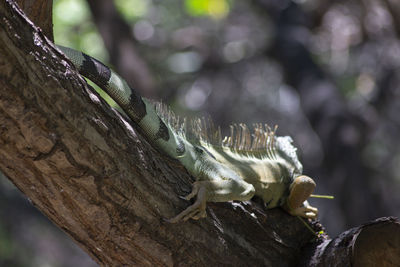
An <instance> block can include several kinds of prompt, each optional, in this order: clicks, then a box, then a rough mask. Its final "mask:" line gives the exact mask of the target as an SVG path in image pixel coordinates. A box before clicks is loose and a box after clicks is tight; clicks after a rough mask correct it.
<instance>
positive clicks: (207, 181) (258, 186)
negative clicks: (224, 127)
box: [58, 46, 317, 222]
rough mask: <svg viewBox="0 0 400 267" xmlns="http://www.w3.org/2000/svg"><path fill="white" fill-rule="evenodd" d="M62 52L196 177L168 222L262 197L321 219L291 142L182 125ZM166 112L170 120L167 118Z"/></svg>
mask: <svg viewBox="0 0 400 267" xmlns="http://www.w3.org/2000/svg"><path fill="white" fill-rule="evenodd" d="M58 47H59V49H61V50H62V51H63V52H64V53H65V54H66V55H67V56H68V58H69V59H70V60H71V61H72V63H73V64H74V65H75V66H76V67H77V69H78V70H79V72H80V73H81V74H82V75H83V76H85V77H86V78H88V79H90V80H92V81H93V82H94V83H96V84H97V85H98V86H99V87H100V88H102V89H103V90H104V91H105V92H107V93H108V94H109V95H110V96H111V98H113V99H114V100H115V102H117V103H118V105H119V106H120V107H121V108H122V109H123V110H124V112H125V113H126V114H127V115H128V116H129V117H130V118H131V119H132V120H133V121H135V122H136V123H137V124H138V125H139V126H140V127H141V129H142V130H143V132H144V134H145V135H146V137H147V138H148V140H149V141H150V142H151V143H152V144H154V145H155V146H156V147H157V148H158V149H160V150H161V151H163V152H164V153H166V154H168V155H169V156H170V157H172V158H175V159H177V160H179V161H180V162H181V163H182V165H183V166H185V168H186V169H187V170H188V171H189V173H190V174H191V175H193V176H194V177H195V178H196V182H194V184H193V189H192V192H191V193H190V194H189V195H188V196H186V199H187V200H189V199H191V198H194V197H196V201H195V202H194V204H193V205H191V206H189V207H188V208H187V209H186V210H184V211H182V212H181V213H180V214H178V215H177V216H176V217H174V218H172V219H170V220H169V221H170V222H178V221H181V220H183V221H186V220H187V219H189V218H193V219H199V218H203V217H206V203H207V202H225V201H231V200H240V201H246V200H250V199H251V198H252V197H253V196H254V195H256V196H259V197H260V198H262V199H263V201H264V202H265V206H266V207H267V208H274V207H279V206H280V207H283V208H284V209H285V210H287V211H288V212H289V213H290V214H292V215H298V216H302V217H305V218H315V217H316V216H317V209H316V208H313V207H311V206H310V205H308V203H307V201H306V200H307V198H308V197H309V196H310V194H311V193H312V191H313V190H314V188H315V183H314V181H313V180H312V179H311V178H309V177H307V176H304V175H302V165H301V163H300V162H299V160H298V158H297V155H296V148H294V147H293V145H292V140H291V138H290V137H277V136H275V130H271V129H270V128H269V127H268V126H263V125H261V124H256V125H255V127H254V132H253V133H250V130H249V129H248V128H247V126H245V125H244V124H240V125H233V126H231V135H230V137H228V138H225V139H224V140H222V139H221V133H220V130H219V129H218V130H215V129H214V127H213V126H212V124H211V123H207V122H206V121H205V120H194V121H192V122H191V123H190V125H188V123H186V121H184V122H183V123H180V121H179V119H176V118H175V116H173V115H171V112H165V111H163V109H164V108H163V107H161V108H159V109H156V108H155V106H154V105H153V104H152V103H151V102H150V101H148V100H146V99H144V98H142V97H141V96H140V95H138V94H137V92H135V91H134V90H133V89H132V88H131V87H129V86H128V84H127V83H126V82H125V80H123V79H122V78H121V77H120V76H119V75H117V74H116V73H114V72H113V71H112V70H111V69H110V68H108V67H107V66H105V65H104V64H102V63H101V62H99V61H97V60H96V59H94V58H92V57H90V56H88V55H85V54H83V53H82V52H79V51H76V50H73V49H70V48H66V47H62V46H58ZM167 113H168V115H169V116H165V115H163V114H167ZM186 128H190V129H189V130H187V129H186ZM189 136H190V137H191V138H188V137H189Z"/></svg>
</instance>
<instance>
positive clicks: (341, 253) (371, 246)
mask: <svg viewBox="0 0 400 267" xmlns="http://www.w3.org/2000/svg"><path fill="white" fill-rule="evenodd" d="M302 260H303V262H301V263H299V266H304V267H306V266H307V267H317V266H320V267H324V266H355V267H358V266H385V267H389V266H398V265H399V263H400V222H399V220H398V219H396V218H392V217H388V218H380V219H377V220H375V221H372V222H369V223H367V224H363V225H361V226H357V227H354V228H352V229H350V230H347V231H345V232H343V233H342V234H340V235H339V236H337V237H336V238H334V239H331V240H325V241H323V242H320V243H313V244H310V245H309V246H308V247H307V248H305V249H304V257H303V259H302Z"/></svg>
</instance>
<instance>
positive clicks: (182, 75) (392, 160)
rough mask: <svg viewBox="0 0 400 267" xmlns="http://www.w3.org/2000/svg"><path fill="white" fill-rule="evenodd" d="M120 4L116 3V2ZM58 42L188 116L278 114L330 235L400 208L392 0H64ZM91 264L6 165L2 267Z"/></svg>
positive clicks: (399, 45) (271, 117)
mask: <svg viewBox="0 0 400 267" xmlns="http://www.w3.org/2000/svg"><path fill="white" fill-rule="evenodd" d="M114 4H115V5H114ZM54 31H55V40H56V42H57V43H59V44H62V45H66V46H70V47H74V48H76V49H79V50H83V51H85V52H86V53H87V54H90V55H92V56H94V57H97V58H99V59H100V60H102V61H104V62H107V63H108V64H109V65H110V66H112V67H113V68H114V69H115V70H116V71H117V72H118V73H120V74H121V75H123V76H124V77H125V78H126V79H127V80H128V81H129V82H130V83H131V84H132V85H133V86H134V87H135V88H136V89H137V90H138V91H140V92H141V94H142V95H144V96H146V97H149V98H153V99H157V100H161V99H162V100H163V102H165V103H168V105H170V106H171V108H172V109H173V110H174V111H175V112H176V113H177V114H179V115H184V116H188V117H193V116H208V115H210V116H211V117H212V118H213V120H214V121H215V122H216V124H219V125H221V126H222V128H225V129H228V126H229V124H230V123H233V122H245V123H247V124H248V125H249V126H251V125H252V124H253V123H258V122H262V123H268V124H269V125H271V126H274V125H276V124H277V125H279V129H278V135H290V136H292V137H293V139H294V141H295V144H296V146H297V147H298V148H299V150H298V152H299V155H300V157H301V161H302V163H303V165H304V173H305V174H307V175H309V176H311V177H313V178H314V180H315V181H316V182H317V189H316V192H315V193H317V194H328V195H334V196H335V199H334V200H319V199H311V201H310V202H311V204H312V205H313V206H316V207H318V208H319V211H320V214H319V219H320V220H321V222H322V224H323V225H324V226H325V227H326V229H327V232H328V234H330V235H331V236H332V237H334V236H336V235H337V234H339V233H340V232H342V231H344V230H346V229H348V228H351V227H354V226H356V225H359V224H362V223H364V222H367V221H369V220H372V219H375V218H378V217H381V216H399V215H400V201H399V199H400V194H399V193H398V192H399V189H400V173H399V171H398V167H399V166H400V147H399V145H398V138H399V123H400V115H399V112H400V102H399V99H400V88H399V84H400V69H399V66H400V42H399V39H398V35H399V33H400V2H398V1H397V0H346V1H328V0H297V1H286V0H253V1H238V0H237V1H233V0H186V1H172V0H169V1H157V0H153V1H147V0H125V1H123V0H119V1H114V2H113V1H109V0H98V1H88V2H85V1H83V0H74V1H70V0H60V1H55V2H54ZM11 265H12V266H96V264H95V263H94V262H93V261H91V260H90V258H89V257H88V256H86V254H85V253H84V252H82V251H81V250H80V249H79V248H78V247H77V246H76V245H75V244H73V242H72V241H70V240H69V239H68V237H67V236H66V235H65V234H64V233H62V232H61V231H60V230H58V229H57V228H56V227H55V226H53V225H52V224H51V222H49V221H48V220H47V219H46V218H44V217H43V216H42V215H41V214H40V212H38V211H37V210H36V209H35V208H34V207H33V206H32V205H31V204H30V202H29V200H27V199H26V198H24V197H23V196H21V194H20V193H19V192H18V190H17V189H15V188H14V187H13V186H12V185H11V184H10V183H9V182H8V181H7V180H6V179H5V178H4V177H1V178H0V266H11Z"/></svg>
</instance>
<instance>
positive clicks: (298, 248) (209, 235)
mask: <svg viewBox="0 0 400 267" xmlns="http://www.w3.org/2000/svg"><path fill="white" fill-rule="evenodd" d="M0 20H1V24H0V25H1V27H0V87H1V88H2V89H1V90H0V169H1V171H2V172H3V173H4V174H6V175H7V177H8V178H9V179H10V180H11V181H12V182H13V183H14V184H15V185H16V186H17V187H18V188H19V189H20V190H21V191H22V192H23V193H24V194H26V196H28V197H29V198H30V199H31V201H32V203H33V204H34V205H35V206H37V208H38V209H40V210H41V211H42V212H43V213H44V214H45V215H46V216H47V217H49V218H50V219H51V220H52V221H53V222H54V223H55V224H56V225H58V226H59V227H60V228H62V229H63V230H64V231H65V232H67V233H68V234H69V235H70V236H71V237H72V238H73V239H74V240H75V241H76V242H77V243H78V244H80V246H81V247H82V248H83V249H84V250H86V251H87V252H88V253H89V254H90V255H91V256H92V257H93V258H94V259H95V260H96V261H97V262H98V263H99V264H100V265H105V266H123V265H126V266H133V265H140V266H146V265H147V266H172V265H176V266H216V265H224V266H296V265H298V263H299V262H304V263H305V265H307V264H308V263H309V262H310V261H311V260H315V259H317V260H319V261H321V262H322V261H324V260H325V262H327V261H326V259H332V258H329V257H331V256H332V254H338V249H340V248H338V249H336V247H335V246H333V247H332V249H330V250H323V251H328V252H329V253H328V252H327V253H319V252H321V246H318V244H319V243H310V241H312V239H313V238H314V236H313V234H312V233H311V231H309V229H307V228H306V227H305V225H304V224H303V223H302V222H301V221H300V220H299V219H298V218H296V217H292V216H290V215H288V214H286V213H285V212H284V211H282V210H281V209H274V210H268V211H264V210H263V209H262V208H261V206H260V205H258V204H257V203H256V202H244V203H243V202H233V203H219V204H212V203H210V204H209V206H208V209H207V211H208V214H209V217H208V218H207V219H203V220H201V221H189V222H185V223H179V224H168V223H165V222H164V220H163V218H168V217H171V216H173V215H174V214H176V213H177V212H179V211H181V210H182V209H183V208H185V207H186V206H187V205H188V204H189V203H187V202H185V201H183V200H181V199H179V198H178V196H179V195H184V194H186V193H188V192H189V190H190V182H191V181H192V179H191V177H190V176H189V175H188V174H187V173H186V171H185V170H184V169H183V168H182V166H180V165H179V163H178V162H175V161H173V160H170V159H168V158H167V157H165V156H163V155H162V154H161V153H159V152H158V151H156V150H154V149H153V148H152V146H151V145H150V144H149V143H147V142H146V141H145V140H144V139H143V137H142V135H141V134H140V132H138V131H137V130H136V126H135V124H134V123H132V122H131V121H129V119H126V118H125V117H123V116H121V115H120V114H119V113H118V112H116V111H114V110H112V109H110V107H109V106H108V105H107V104H106V103H105V102H104V101H102V100H101V99H100V97H99V96H98V95H97V94H96V93H94V91H93V90H92V89H91V88H88V86H87V84H86V83H85V81H84V80H83V79H82V78H81V77H80V76H79V75H78V74H77V72H76V70H75V69H74V68H73V67H71V65H70V64H69V61H68V59H67V58H65V57H64V56H63V55H62V54H61V53H60V52H59V51H58V50H56V49H55V48H54V46H53V44H52V43H51V41H49V40H48V39H46V38H45V36H44V35H43V33H42V31H40V30H39V29H38V28H37V27H36V26H34V25H33V24H32V23H30V22H29V20H27V18H26V17H25V15H24V14H23V13H22V11H21V10H19V9H18V8H17V7H16V6H15V5H14V3H13V2H12V1H10V0H7V1H4V2H2V3H1V4H0ZM391 220H392V221H390V222H389V223H386V224H385V225H384V227H383V228H384V232H385V235H383V236H386V237H387V236H388V233H389V234H390V235H391V236H390V238H391V239H390V238H389V241H390V242H386V243H384V244H383V243H382V242H381V243H379V244H381V246H380V247H381V248H382V249H385V248H387V247H390V246H392V248H393V247H394V248H395V249H394V253H393V254H392V255H398V253H397V251H398V248H399V242H398V240H400V239H399V231H398V228H399V227H398V225H399V224H398V222H397V221H394V220H393V219H391ZM371 225H374V224H371ZM368 227H370V226H368ZM374 229H375V228H374ZM380 229H382V228H380ZM350 232H351V233H352V234H353V236H355V235H354V233H357V231H350ZM371 232H372V233H376V231H375V232H374V231H370V232H369V233H371ZM360 233H362V232H361V231H358V233H357V238H354V239H353V240H354V241H355V242H354V244H355V245H356V244H359V243H360V244H365V242H364V241H363V242H364V243H361V242H358V240H365V238H364V239H362V238H360V236H362V235H361V234H360ZM380 233H382V232H380ZM364 236H365V235H364ZM370 238H371V237H370V236H368V235H367V238H366V240H369V239H370ZM385 240H387V239H385ZM334 241H335V240H334ZM334 241H331V242H330V243H332V242H334ZM319 242H323V240H322V239H319ZM326 242H329V241H326ZM307 244H308V245H307ZM332 244H334V243H332ZM306 245H307V247H306ZM325 247H327V246H325ZM361 248H363V247H361ZM302 249H305V250H304V251H307V252H308V253H305V252H304V251H303V250H302ZM353 251H356V253H353V254H352V256H351V257H352V259H351V260H352V262H355V259H356V258H355V257H364V258H365V256H368V255H370V252H369V251H370V248H365V249H359V250H353ZM366 251H367V252H368V253H366ZM382 251H384V250H382ZM307 255H313V256H307ZM354 255H356V256H354ZM341 259H343V257H339V258H337V259H334V260H331V263H333V264H334V263H335V261H337V262H341V261H340V260H341ZM387 259H388V260H394V259H396V257H392V258H387Z"/></svg>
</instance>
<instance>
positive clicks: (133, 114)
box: [57, 46, 187, 158]
mask: <svg viewBox="0 0 400 267" xmlns="http://www.w3.org/2000/svg"><path fill="white" fill-rule="evenodd" d="M57 47H58V48H59V49H60V50H61V51H62V52H64V54H65V55H67V57H68V58H69V59H70V60H71V62H72V63H73V64H74V65H75V67H76V68H77V69H78V71H79V73H80V74H82V75H83V76H85V77H86V78H88V79H89V80H91V81H92V82H94V83H95V84H97V85H98V86H99V87H100V88H101V89H103V90H104V91H105V92H106V93H107V94H108V95H109V96H110V97H111V98H112V99H113V100H114V101H115V102H116V103H117V104H118V105H119V106H120V107H121V108H122V110H123V111H124V112H125V113H126V114H127V115H128V117H129V118H130V119H132V120H133V121H134V122H136V123H137V124H138V125H139V126H140V128H141V129H142V130H143V132H144V134H145V135H146V136H147V138H148V139H149V141H150V142H152V143H154V144H155V145H156V146H157V147H158V148H160V149H161V150H162V151H164V152H165V153H167V154H168V155H169V156H171V157H173V158H181V157H182V156H183V155H184V154H185V152H186V149H185V145H187V142H184V141H185V140H182V138H181V137H179V136H178V134H177V133H175V131H174V130H172V129H171V127H170V126H169V125H167V124H165V123H164V121H163V120H162V119H161V118H160V116H158V114H157V112H156V109H155V107H154V105H153V104H152V103H150V101H148V100H146V99H143V98H142V97H141V96H140V95H139V94H138V93H137V92H136V91H135V90H134V89H133V88H131V87H130V86H129V85H128V84H127V83H126V81H125V80H124V79H122V78H121V77H120V76H119V75H118V74H117V73H115V72H114V71H112V70H111V69H110V68H109V67H107V66H106V65H104V64H103V63H101V62H100V61H98V60H97V59H95V58H92V57H91V56H88V55H86V54H84V53H82V52H80V51H77V50H74V49H71V48H68V47H63V46H57Z"/></svg>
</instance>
